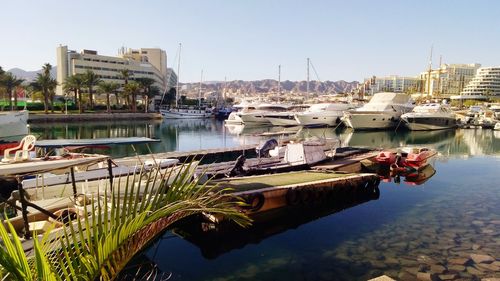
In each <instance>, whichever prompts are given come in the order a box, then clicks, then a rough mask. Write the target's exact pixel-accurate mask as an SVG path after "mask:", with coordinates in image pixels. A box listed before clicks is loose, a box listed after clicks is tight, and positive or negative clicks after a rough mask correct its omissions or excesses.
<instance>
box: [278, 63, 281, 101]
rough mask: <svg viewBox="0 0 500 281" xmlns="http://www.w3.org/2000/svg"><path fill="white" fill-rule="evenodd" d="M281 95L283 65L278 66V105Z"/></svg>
mask: <svg viewBox="0 0 500 281" xmlns="http://www.w3.org/2000/svg"><path fill="white" fill-rule="evenodd" d="M280 95H281V64H279V65H278V103H279V102H280Z"/></svg>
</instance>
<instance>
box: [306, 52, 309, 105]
mask: <svg viewBox="0 0 500 281" xmlns="http://www.w3.org/2000/svg"><path fill="white" fill-rule="evenodd" d="M306 98H309V58H307V82H306Z"/></svg>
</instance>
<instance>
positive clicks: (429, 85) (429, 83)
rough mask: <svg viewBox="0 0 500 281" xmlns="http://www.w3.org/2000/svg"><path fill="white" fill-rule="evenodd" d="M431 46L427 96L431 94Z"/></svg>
mask: <svg viewBox="0 0 500 281" xmlns="http://www.w3.org/2000/svg"><path fill="white" fill-rule="evenodd" d="M432 48H433V47H432V46H431V56H430V58H429V71H428V73H427V96H429V95H430V94H431V71H432Z"/></svg>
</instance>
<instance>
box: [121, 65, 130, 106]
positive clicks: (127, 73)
mask: <svg viewBox="0 0 500 281" xmlns="http://www.w3.org/2000/svg"><path fill="white" fill-rule="evenodd" d="M132 74H133V73H132V71H130V70H128V69H126V68H125V69H122V70H120V76H121V77H122V78H123V80H124V81H125V82H124V86H123V91H124V92H125V86H127V84H128V80H129V79H130V77H131V76H132ZM125 104H126V105H127V106H128V105H129V104H130V101H129V97H128V96H125Z"/></svg>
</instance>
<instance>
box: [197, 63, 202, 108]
mask: <svg viewBox="0 0 500 281" xmlns="http://www.w3.org/2000/svg"><path fill="white" fill-rule="evenodd" d="M202 81H203V69H202V70H201V76H200V88H199V89H198V109H201V82H202Z"/></svg>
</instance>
